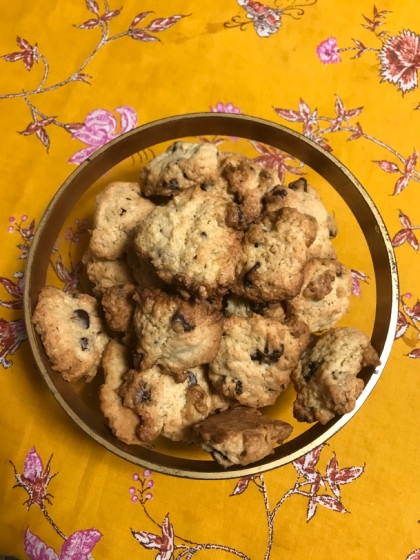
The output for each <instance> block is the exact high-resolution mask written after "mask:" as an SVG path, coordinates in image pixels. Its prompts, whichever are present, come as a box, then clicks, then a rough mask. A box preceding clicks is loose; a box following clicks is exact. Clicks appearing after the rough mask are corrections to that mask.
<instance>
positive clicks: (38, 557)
mask: <svg viewBox="0 0 420 560" xmlns="http://www.w3.org/2000/svg"><path fill="white" fill-rule="evenodd" d="M101 537H102V534H101V533H100V532H99V531H97V530H96V529H86V530H84V531H76V532H75V533H73V534H72V535H70V536H69V538H68V539H67V540H66V541H64V544H63V546H62V547H61V551H60V555H58V554H57V553H56V552H55V550H54V549H53V548H51V547H49V546H47V545H46V544H45V543H44V541H43V540H41V539H40V538H39V537H38V536H37V535H34V534H33V533H32V532H31V531H30V530H29V527H28V529H26V532H25V536H24V538H23V547H24V549H25V552H26V554H27V555H28V556H29V558H30V559H31V560H88V558H89V557H90V556H89V555H90V553H91V552H92V550H93V548H94V546H95V544H96V543H97V542H98V541H99V539H100V538H101Z"/></svg>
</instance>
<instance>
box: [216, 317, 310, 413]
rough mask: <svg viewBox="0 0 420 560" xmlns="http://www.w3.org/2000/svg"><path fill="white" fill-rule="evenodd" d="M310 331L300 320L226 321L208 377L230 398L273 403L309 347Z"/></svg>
mask: <svg viewBox="0 0 420 560" xmlns="http://www.w3.org/2000/svg"><path fill="white" fill-rule="evenodd" d="M308 341H309V329H308V327H307V325H305V324H304V323H302V322H299V321H290V323H289V324H286V325H284V324H282V323H280V322H278V321H275V320H273V319H266V318H265V317H261V316H260V315H256V314H255V313H254V314H252V315H250V316H249V317H238V316H237V315H231V316H230V317H229V318H228V319H225V322H224V327H223V336H222V341H221V343H220V347H219V351H218V353H217V355H216V357H215V358H214V360H213V361H212V362H210V364H209V365H210V371H209V378H210V381H211V382H212V384H213V385H214V387H215V388H216V389H217V390H218V391H219V392H220V393H222V394H223V395H225V396H226V397H227V398H230V399H235V400H236V401H238V402H239V403H240V404H244V405H248V406H254V407H261V406H267V405H271V404H274V402H275V401H276V399H277V397H278V396H279V395H280V393H281V392H282V391H284V390H285V389H286V387H287V385H288V383H289V381H290V373H291V371H292V369H293V368H294V367H295V366H296V364H297V363H298V359H299V356H300V353H301V352H302V350H303V349H304V348H305V346H306V345H307V344H308Z"/></svg>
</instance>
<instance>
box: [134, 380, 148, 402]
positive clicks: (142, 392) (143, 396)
mask: <svg viewBox="0 0 420 560" xmlns="http://www.w3.org/2000/svg"><path fill="white" fill-rule="evenodd" d="M150 396H151V390H150V387H149V386H148V385H147V383H145V384H144V385H140V387H139V389H138V391H137V393H136V396H135V397H134V402H135V403H136V404H139V403H142V402H147V401H150Z"/></svg>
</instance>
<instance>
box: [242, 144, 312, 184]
mask: <svg viewBox="0 0 420 560" xmlns="http://www.w3.org/2000/svg"><path fill="white" fill-rule="evenodd" d="M250 142H251V144H252V145H253V146H254V148H255V149H256V150H257V151H258V152H260V154H261V155H260V156H258V157H256V158H254V159H253V161H255V162H256V163H259V164H261V165H264V166H265V167H271V168H272V169H276V170H277V173H278V174H279V179H280V182H281V183H282V184H283V183H284V178H285V173H286V171H288V172H289V173H292V174H293V175H304V173H303V172H302V171H301V170H300V169H301V168H302V167H303V166H304V165H305V164H304V163H302V162H300V161H298V160H297V159H296V158H294V157H293V156H290V155H289V154H286V153H285V152H282V151H281V150H277V148H273V147H271V146H266V145H265V144H261V143H260V142H254V141H253V140H250ZM288 162H289V163H288ZM290 162H296V166H293V165H290Z"/></svg>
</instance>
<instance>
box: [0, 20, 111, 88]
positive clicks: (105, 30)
mask: <svg viewBox="0 0 420 560" xmlns="http://www.w3.org/2000/svg"><path fill="white" fill-rule="evenodd" d="M108 31H109V26H108V23H107V22H101V40H100V41H99V43H98V44H97V45H96V47H95V48H94V49H93V51H92V52H91V53H90V55H89V56H88V57H87V58H86V60H85V61H84V62H83V63H82V64H81V65H80V66H79V68H78V69H77V70H76V72H74V73H73V74H72V75H71V76H70V77H69V78H67V79H65V80H63V81H62V82H59V83H58V84H54V85H52V86H48V87H43V85H44V83H45V81H46V79H47V77H48V72H49V66H48V62H47V60H46V59H45V57H44V56H43V55H39V56H40V58H41V57H42V60H43V62H44V65H45V70H44V75H43V77H42V79H41V82H40V83H39V84H38V86H37V87H36V88H35V89H33V90H31V91H21V92H19V93H6V94H1V95H0V99H11V98H17V97H27V96H29V95H36V94H39V93H47V92H49V91H53V90H55V89H58V88H60V87H63V86H65V85H67V84H68V83H70V82H74V81H76V77H77V74H79V73H80V72H82V71H83V70H84V69H85V68H86V66H87V65H88V64H89V62H90V61H91V60H92V58H93V57H94V56H95V55H96V53H97V52H98V51H99V50H100V49H101V48H102V47H103V46H104V45H105V44H106V43H107V42H108V41H107V39H108Z"/></svg>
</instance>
